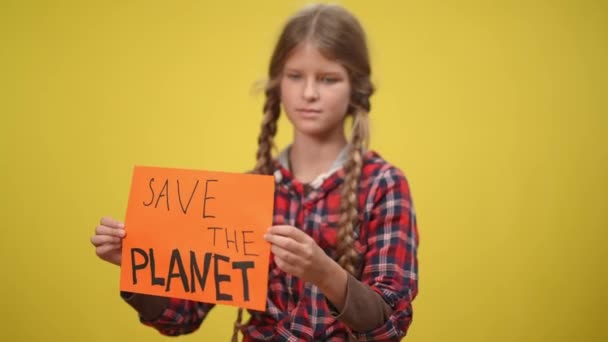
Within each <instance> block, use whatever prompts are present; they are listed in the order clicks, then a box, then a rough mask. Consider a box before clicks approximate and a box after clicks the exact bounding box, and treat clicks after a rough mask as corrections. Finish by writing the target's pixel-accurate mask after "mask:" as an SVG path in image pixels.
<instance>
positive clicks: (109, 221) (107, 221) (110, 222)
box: [99, 216, 125, 229]
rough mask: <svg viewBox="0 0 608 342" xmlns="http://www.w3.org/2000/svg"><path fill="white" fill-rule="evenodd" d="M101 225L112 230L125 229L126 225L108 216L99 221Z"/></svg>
mask: <svg viewBox="0 0 608 342" xmlns="http://www.w3.org/2000/svg"><path fill="white" fill-rule="evenodd" d="M99 224H100V225H102V226H107V227H110V228H120V229H122V228H124V227H125V225H124V224H123V223H122V222H119V221H116V220H115V219H113V218H111V217H108V216H104V217H102V218H101V220H100V221H99Z"/></svg>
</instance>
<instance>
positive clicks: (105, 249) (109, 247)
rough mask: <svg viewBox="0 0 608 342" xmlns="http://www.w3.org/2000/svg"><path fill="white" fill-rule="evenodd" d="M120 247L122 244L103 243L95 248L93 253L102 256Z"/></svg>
mask: <svg viewBox="0 0 608 342" xmlns="http://www.w3.org/2000/svg"><path fill="white" fill-rule="evenodd" d="M121 248H122V246H121V245H120V244H118V245H117V244H105V245H101V246H99V247H97V248H95V253H97V256H99V257H103V256H104V255H106V254H108V253H110V252H113V251H117V250H120V249H121Z"/></svg>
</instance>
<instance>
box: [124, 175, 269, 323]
mask: <svg viewBox="0 0 608 342" xmlns="http://www.w3.org/2000/svg"><path fill="white" fill-rule="evenodd" d="M273 203H274V178H273V177H272V176H262V175H253V174H233V173H223V172H207V171H195V170H182V169H167V168H157V167H139V166H138V167H135V169H134V172H133V180H132V183H131V193H130V196H129V203H128V208H127V215H126V219H125V230H126V232H127V235H126V237H125V238H124V240H123V246H122V266H121V276H120V289H121V290H123V291H129V292H135V293H145V294H151V295H157V296H165V297H175V298H184V299H191V300H195V301H200V302H206V303H219V304H228V305H235V306H240V307H244V308H250V309H254V310H260V311H264V310H265V309H266V296H267V290H268V288H267V284H268V259H269V255H270V245H269V244H268V243H267V242H266V241H264V239H263V235H264V232H265V231H266V229H267V228H268V227H270V226H271V225H272V213H273Z"/></svg>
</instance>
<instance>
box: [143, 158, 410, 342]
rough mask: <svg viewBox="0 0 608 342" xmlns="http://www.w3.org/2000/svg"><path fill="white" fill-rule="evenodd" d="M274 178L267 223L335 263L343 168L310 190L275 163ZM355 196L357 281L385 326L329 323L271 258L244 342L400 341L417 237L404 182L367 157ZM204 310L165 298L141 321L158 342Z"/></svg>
mask: <svg viewBox="0 0 608 342" xmlns="http://www.w3.org/2000/svg"><path fill="white" fill-rule="evenodd" d="M274 175H275V179H276V185H277V186H276V192H275V203H274V224H288V225H293V226H295V227H299V228H300V229H302V230H303V231H305V232H306V233H307V234H309V235H310V236H312V237H313V238H314V240H315V241H316V242H317V244H319V246H320V247H321V248H323V250H325V252H326V253H327V254H328V255H330V256H331V257H333V258H334V259H336V232H337V227H338V224H337V223H338V220H339V218H340V184H341V183H342V182H343V179H344V169H343V168H341V167H340V168H338V169H337V170H336V171H335V172H333V173H331V174H330V175H328V177H327V178H325V179H324V180H323V182H322V183H321V184H320V185H319V186H318V187H310V186H304V185H303V184H302V183H300V182H299V181H298V180H296V179H295V178H294V176H293V174H292V173H291V172H290V171H289V170H288V169H287V168H286V167H284V166H282V165H281V164H280V163H279V162H278V161H277V162H276V171H275V173H274ZM358 197H359V222H361V225H360V226H359V227H357V229H356V232H355V235H356V242H355V246H354V247H355V249H356V250H357V252H358V254H359V255H361V256H362V258H361V262H360V265H359V276H358V277H357V278H358V279H359V280H360V281H361V282H363V283H364V284H367V285H369V286H370V287H371V288H372V289H373V290H374V291H376V292H378V293H379V294H380V296H382V298H383V299H384V300H385V301H386V303H388V305H389V306H390V307H391V308H392V309H393V312H392V314H391V316H390V317H389V319H388V320H387V321H386V322H385V323H384V324H383V325H382V326H380V327H378V328H376V329H374V330H372V331H365V332H356V331H351V330H350V329H349V328H347V327H346V326H345V325H344V324H343V323H342V322H340V321H339V320H337V319H336V316H335V315H334V313H332V312H331V309H330V307H329V306H328V304H327V301H326V299H325V296H324V295H323V294H322V293H321V292H320V291H319V289H318V288H317V287H316V286H314V285H312V284H311V283H306V282H303V281H301V280H300V279H298V278H296V277H293V276H291V275H289V274H286V273H284V272H282V271H281V270H280V269H279V268H278V267H277V266H276V264H275V263H274V261H273V260H272V258H271V263H270V265H269V272H270V273H269V280H268V303H267V309H266V311H265V312H259V311H250V314H251V320H250V321H249V324H248V325H247V326H246V327H245V328H244V331H243V333H244V335H245V338H244V341H256V340H265V341H277V340H278V341H327V340H331V341H346V340H348V338H349V335H350V334H352V335H353V336H354V337H355V338H357V339H358V340H363V341H372V340H373V341H378V340H382V341H385V340H389V341H391V340H392V341H397V340H399V339H401V338H402V337H403V336H405V333H406V331H407V329H408V327H409V325H410V323H411V321H412V316H413V312H412V301H413V299H414V298H415V297H416V294H417V291H418V287H417V284H418V276H417V272H418V262H417V258H416V250H417V247H418V231H417V226H416V216H415V213H414V208H413V205H412V200H411V197H410V191H409V186H408V183H407V180H406V179H405V177H404V175H403V174H402V173H401V171H399V169H397V168H395V167H393V166H391V165H390V164H388V163H387V162H386V161H384V160H383V159H382V158H381V157H380V156H379V155H378V154H376V153H374V152H371V151H370V152H367V153H366V154H365V156H364V165H363V170H362V175H361V184H360V189H359V193H358ZM212 307H213V304H206V303H199V302H194V301H189V300H183V299H171V301H170V304H169V307H168V308H167V309H166V310H165V311H164V313H163V314H162V315H161V317H160V318H158V319H156V320H154V321H145V320H143V319H142V322H143V323H144V324H146V325H149V326H152V327H154V328H156V329H157V330H159V331H160V332H161V333H162V334H165V335H180V334H186V333H190V332H192V331H194V330H196V329H198V327H199V326H200V324H201V323H202V321H203V319H204V318H205V316H206V315H207V313H208V312H209V310H210V309H211V308H212Z"/></svg>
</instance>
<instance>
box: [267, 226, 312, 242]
mask: <svg viewBox="0 0 608 342" xmlns="http://www.w3.org/2000/svg"><path fill="white" fill-rule="evenodd" d="M268 232H269V233H271V234H274V235H283V236H287V237H290V238H292V239H294V240H296V241H298V242H304V241H305V240H306V238H307V237H308V235H307V234H306V233H304V232H303V231H301V230H300V229H298V228H296V227H293V226H285V225H282V226H272V227H270V228H268Z"/></svg>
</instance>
